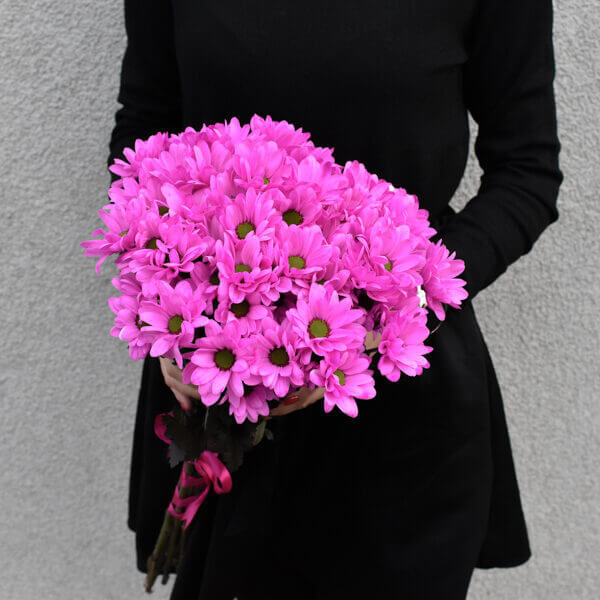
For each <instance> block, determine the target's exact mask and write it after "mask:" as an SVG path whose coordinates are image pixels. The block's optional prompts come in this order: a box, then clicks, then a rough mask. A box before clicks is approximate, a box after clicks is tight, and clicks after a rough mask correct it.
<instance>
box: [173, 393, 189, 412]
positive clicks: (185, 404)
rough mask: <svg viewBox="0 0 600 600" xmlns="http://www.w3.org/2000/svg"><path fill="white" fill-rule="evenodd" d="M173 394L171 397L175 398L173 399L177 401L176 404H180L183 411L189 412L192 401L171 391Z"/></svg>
mask: <svg viewBox="0 0 600 600" xmlns="http://www.w3.org/2000/svg"><path fill="white" fill-rule="evenodd" d="M171 391H172V392H173V395H174V396H175V399H176V400H177V402H179V404H181V407H182V408H183V410H190V408H192V401H191V400H190V399H189V397H188V396H186V395H185V394H182V393H181V392H178V391H177V390H171Z"/></svg>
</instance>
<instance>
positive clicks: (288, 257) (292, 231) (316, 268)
mask: <svg viewBox="0 0 600 600" xmlns="http://www.w3.org/2000/svg"><path fill="white" fill-rule="evenodd" d="M279 248H280V251H281V255H280V256H281V265H282V274H283V276H285V277H288V278H289V279H290V280H291V282H292V291H294V292H295V293H297V292H298V288H308V287H309V285H310V282H311V280H313V279H315V278H316V279H319V280H320V279H322V274H323V271H324V270H325V269H326V267H327V265H328V264H329V263H330V261H331V257H332V253H333V250H332V247H331V246H330V245H328V244H327V242H326V241H325V238H324V237H323V234H322V233H321V230H320V229H319V228H318V227H317V226H316V225H313V226H311V227H298V226H297V225H291V226H290V227H288V228H286V229H285V230H282V231H281V233H280V236H279Z"/></svg>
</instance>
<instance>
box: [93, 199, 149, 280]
mask: <svg viewBox="0 0 600 600" xmlns="http://www.w3.org/2000/svg"><path fill="white" fill-rule="evenodd" d="M109 207H110V210H109V211H107V210H102V209H101V210H99V211H98V214H99V215H100V218H101V219H102V221H104V224H105V225H106V230H105V229H101V228H100V229H96V230H95V231H94V232H93V233H92V235H93V236H96V235H99V236H101V238H100V239H98V240H86V241H85V242H81V246H82V247H83V248H85V252H84V255H85V256H99V257H100V260H98V262H97V263H96V273H100V266H101V265H102V263H103V262H104V261H105V260H106V259H107V258H108V257H109V256H111V255H112V254H117V253H120V252H126V251H127V250H129V249H131V248H133V247H134V246H135V237H136V234H137V227H138V222H139V220H140V219H141V218H142V216H143V215H144V212H145V210H146V207H145V205H144V203H143V202H141V201H139V200H132V201H131V202H130V203H129V204H127V205H109Z"/></svg>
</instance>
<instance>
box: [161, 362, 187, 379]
mask: <svg viewBox="0 0 600 600" xmlns="http://www.w3.org/2000/svg"><path fill="white" fill-rule="evenodd" d="M165 368H166V370H167V373H169V375H171V377H173V379H176V380H177V381H182V380H183V371H182V370H181V369H180V368H179V367H178V366H177V365H174V364H173V363H172V362H171V361H170V360H169V361H167V362H166V365H165Z"/></svg>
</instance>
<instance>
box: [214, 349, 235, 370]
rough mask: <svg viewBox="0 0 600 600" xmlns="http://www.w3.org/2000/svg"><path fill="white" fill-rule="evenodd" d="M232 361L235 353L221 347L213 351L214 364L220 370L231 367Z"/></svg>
mask: <svg viewBox="0 0 600 600" xmlns="http://www.w3.org/2000/svg"><path fill="white" fill-rule="evenodd" d="M234 362H235V354H234V353H233V352H232V351H231V350H228V349H227V348H223V349H221V350H217V352H215V364H216V365H217V367H219V369H221V371H229V369H231V367H233V363H234Z"/></svg>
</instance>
